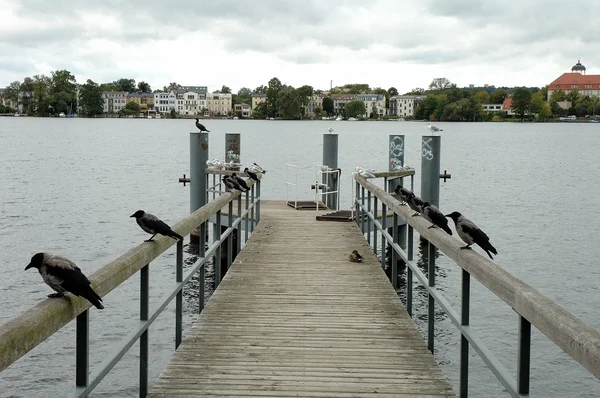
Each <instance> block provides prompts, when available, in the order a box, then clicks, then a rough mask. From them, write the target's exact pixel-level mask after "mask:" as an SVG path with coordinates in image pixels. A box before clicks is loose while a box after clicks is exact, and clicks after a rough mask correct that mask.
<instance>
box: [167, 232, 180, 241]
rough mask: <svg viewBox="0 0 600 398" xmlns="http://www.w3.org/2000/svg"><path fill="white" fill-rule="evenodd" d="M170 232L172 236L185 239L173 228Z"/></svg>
mask: <svg viewBox="0 0 600 398" xmlns="http://www.w3.org/2000/svg"><path fill="white" fill-rule="evenodd" d="M169 232H170V234H169V236H170V237H171V238H174V239H178V240H183V236H181V235H179V234H178V233H177V232H175V231H173V230H171V231H169Z"/></svg>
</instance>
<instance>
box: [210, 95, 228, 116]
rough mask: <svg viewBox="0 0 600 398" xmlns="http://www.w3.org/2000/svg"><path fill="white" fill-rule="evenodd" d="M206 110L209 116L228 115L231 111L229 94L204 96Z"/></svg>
mask: <svg viewBox="0 0 600 398" xmlns="http://www.w3.org/2000/svg"><path fill="white" fill-rule="evenodd" d="M206 108H207V109H208V111H209V112H210V114H211V115H216V116H227V115H229V114H230V113H231V112H232V109H233V103H232V96H231V94H223V93H208V94H207V96H206Z"/></svg>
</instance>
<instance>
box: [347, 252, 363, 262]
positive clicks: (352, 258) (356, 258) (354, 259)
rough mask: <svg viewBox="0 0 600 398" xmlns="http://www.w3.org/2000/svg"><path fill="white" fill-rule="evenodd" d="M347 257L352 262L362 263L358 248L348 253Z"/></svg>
mask: <svg viewBox="0 0 600 398" xmlns="http://www.w3.org/2000/svg"><path fill="white" fill-rule="evenodd" d="M349 258H350V261H352V262H353V263H362V261H363V256H361V255H360V253H359V252H358V250H352V253H350V257H349Z"/></svg>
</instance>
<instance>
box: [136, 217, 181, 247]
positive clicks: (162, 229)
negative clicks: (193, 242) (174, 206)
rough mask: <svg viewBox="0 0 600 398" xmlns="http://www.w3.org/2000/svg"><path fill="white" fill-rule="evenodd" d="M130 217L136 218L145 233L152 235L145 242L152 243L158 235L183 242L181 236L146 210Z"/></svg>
mask: <svg viewBox="0 0 600 398" xmlns="http://www.w3.org/2000/svg"><path fill="white" fill-rule="evenodd" d="M129 217H135V222H137V224H138V225H139V226H140V228H141V229H143V230H144V231H145V232H148V233H149V234H152V236H151V237H150V239H148V240H145V242H152V238H154V237H155V236H156V235H157V234H161V235H164V236H169V237H171V238H173V239H179V240H183V237H182V236H181V235H179V234H178V233H177V232H175V231H173V230H172V229H171V227H169V225H167V223H165V222H164V221H162V220H161V219H160V218H158V217H156V216H155V215H154V214H150V213H146V212H145V211H144V210H138V211H136V212H135V213H133V214H132V215H130V216H129Z"/></svg>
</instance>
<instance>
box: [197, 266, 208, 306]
mask: <svg viewBox="0 0 600 398" xmlns="http://www.w3.org/2000/svg"><path fill="white" fill-rule="evenodd" d="M198 272H199V274H200V275H198V279H199V282H200V283H199V284H198V313H201V312H202V310H203V309H204V281H205V280H206V263H204V265H203V266H202V267H200V270H199V271H198Z"/></svg>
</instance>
